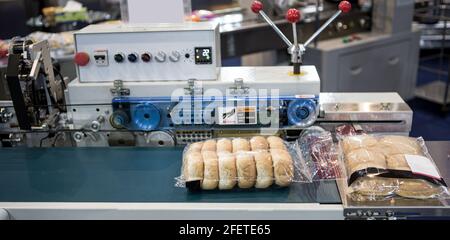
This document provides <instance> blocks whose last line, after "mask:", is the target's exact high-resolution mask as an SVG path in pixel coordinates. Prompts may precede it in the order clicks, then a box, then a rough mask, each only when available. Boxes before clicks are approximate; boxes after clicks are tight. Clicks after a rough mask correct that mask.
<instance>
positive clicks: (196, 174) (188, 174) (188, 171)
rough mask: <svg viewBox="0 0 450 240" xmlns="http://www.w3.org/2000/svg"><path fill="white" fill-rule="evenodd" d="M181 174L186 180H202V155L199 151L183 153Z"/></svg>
mask: <svg viewBox="0 0 450 240" xmlns="http://www.w3.org/2000/svg"><path fill="white" fill-rule="evenodd" d="M183 175H184V179H185V180H186V182H191V181H202V180H203V157H202V154H201V153H200V152H190V153H187V154H186V155H185V162H184V169H183Z"/></svg>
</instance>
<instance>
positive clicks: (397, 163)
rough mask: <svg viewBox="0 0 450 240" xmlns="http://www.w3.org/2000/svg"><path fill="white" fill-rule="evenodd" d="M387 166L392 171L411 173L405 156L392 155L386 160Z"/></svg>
mask: <svg viewBox="0 0 450 240" xmlns="http://www.w3.org/2000/svg"><path fill="white" fill-rule="evenodd" d="M386 166H387V168H388V169H392V170H402V171H411V168H410V167H409V165H408V162H406V159H405V155H404V154H397V155H392V156H390V157H388V158H387V159H386Z"/></svg>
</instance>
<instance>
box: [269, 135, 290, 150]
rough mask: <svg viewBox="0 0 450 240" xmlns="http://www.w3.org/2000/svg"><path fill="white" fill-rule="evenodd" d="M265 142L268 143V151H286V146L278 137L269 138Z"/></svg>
mask: <svg viewBox="0 0 450 240" xmlns="http://www.w3.org/2000/svg"><path fill="white" fill-rule="evenodd" d="M267 142H268V143H269V146H270V149H281V150H287V148H286V145H284V141H283V139H281V138H279V137H276V136H270V137H268V138H267Z"/></svg>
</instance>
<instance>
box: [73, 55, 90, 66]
mask: <svg viewBox="0 0 450 240" xmlns="http://www.w3.org/2000/svg"><path fill="white" fill-rule="evenodd" d="M74 60H75V63H76V64H77V65H78V66H86V65H87V64H88V63H89V54H87V53H85V52H79V53H76V54H75V58H74Z"/></svg>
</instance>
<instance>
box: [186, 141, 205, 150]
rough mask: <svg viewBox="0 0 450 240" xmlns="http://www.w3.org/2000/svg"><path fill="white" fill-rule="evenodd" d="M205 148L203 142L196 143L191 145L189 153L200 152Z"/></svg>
mask: <svg viewBox="0 0 450 240" xmlns="http://www.w3.org/2000/svg"><path fill="white" fill-rule="evenodd" d="M202 147H203V142H196V143H192V144H191V145H189V148H188V150H187V152H200V151H201V150H202Z"/></svg>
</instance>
